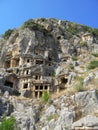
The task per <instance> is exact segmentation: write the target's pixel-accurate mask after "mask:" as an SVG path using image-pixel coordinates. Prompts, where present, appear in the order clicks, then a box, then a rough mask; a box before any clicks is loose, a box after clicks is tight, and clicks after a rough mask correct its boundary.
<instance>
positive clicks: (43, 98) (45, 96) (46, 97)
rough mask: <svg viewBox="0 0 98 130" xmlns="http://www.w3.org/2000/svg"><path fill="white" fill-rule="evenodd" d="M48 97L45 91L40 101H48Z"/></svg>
mask: <svg viewBox="0 0 98 130" xmlns="http://www.w3.org/2000/svg"><path fill="white" fill-rule="evenodd" d="M49 97H50V95H49V93H48V92H47V91H45V92H44V93H43V95H42V101H43V102H47V101H48V99H49Z"/></svg>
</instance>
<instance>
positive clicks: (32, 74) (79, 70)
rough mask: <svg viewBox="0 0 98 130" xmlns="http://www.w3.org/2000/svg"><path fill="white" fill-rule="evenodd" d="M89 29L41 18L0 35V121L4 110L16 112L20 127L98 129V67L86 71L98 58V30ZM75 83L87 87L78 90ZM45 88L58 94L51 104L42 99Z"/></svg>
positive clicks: (35, 128) (9, 112)
mask: <svg viewBox="0 0 98 130" xmlns="http://www.w3.org/2000/svg"><path fill="white" fill-rule="evenodd" d="M24 25H25V26H24ZM89 30H91V29H88V27H83V25H77V24H75V23H72V22H68V21H62V20H57V19H53V18H50V19H44V18H42V19H36V20H29V21H27V22H26V23H24V24H23V26H22V27H21V28H19V29H15V30H14V31H13V33H11V35H10V36H9V38H8V39H4V38H1V39H0V120H1V117H2V115H3V114H4V113H7V116H10V115H13V116H15V118H16V121H17V124H18V126H19V127H20V129H21V130H67V129H71V128H77V127H81V128H83V127H85V128H86V127H93V128H92V129H96V128H97V127H98V123H97V122H98V118H97V114H98V113H97V110H98V90H97V86H98V82H97V79H98V71H96V70H94V71H90V72H88V71H87V63H89V62H90V61H91V60H98V59H97V57H95V56H93V55H92V54H93V53H95V52H98V34H96V32H94V30H92V31H90V32H89ZM88 73H89V74H88ZM85 75H86V76H85ZM81 77H82V78H84V79H83V82H81V81H80V80H79V78H80V79H81ZM77 80H79V81H77ZM75 82H79V86H78V88H79V87H81V85H83V86H82V87H84V90H85V91H83V92H77V91H76V90H74V89H75V87H74V86H75ZM91 83H92V84H93V86H94V88H93V87H92V84H91ZM89 85H91V87H92V88H91V90H93V91H90V90H89ZM65 88H66V92H65ZM60 90H64V92H63V93H62V94H61V95H59V94H60V93H59V92H60ZM71 90H73V91H71ZM44 91H47V92H48V93H49V92H57V93H55V94H54V96H55V98H53V99H52V102H51V103H50V104H49V101H48V102H47V103H43V102H39V101H40V99H41V96H42V95H43V93H44ZM67 91H69V92H68V93H67ZM78 91H80V90H79V89H78ZM61 92H62V91H61ZM13 95H15V96H13ZM58 95H59V96H58ZM56 96H57V97H56ZM23 97H28V98H32V100H31V99H26V98H25V99H24V98H23ZM35 98H37V99H38V100H37V99H35ZM96 113H97V114H96ZM84 115H85V117H84Z"/></svg>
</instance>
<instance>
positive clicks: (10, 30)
mask: <svg viewBox="0 0 98 130" xmlns="http://www.w3.org/2000/svg"><path fill="white" fill-rule="evenodd" d="M13 31H14V30H13V29H8V30H7V31H6V32H5V33H4V34H3V35H2V37H3V38H4V39H9V37H10V35H11V34H12V32H13Z"/></svg>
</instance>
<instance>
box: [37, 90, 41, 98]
mask: <svg viewBox="0 0 98 130" xmlns="http://www.w3.org/2000/svg"><path fill="white" fill-rule="evenodd" d="M39 97H40V91H38V96H37V98H38V99H39Z"/></svg>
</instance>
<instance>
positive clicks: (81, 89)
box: [74, 83, 84, 92]
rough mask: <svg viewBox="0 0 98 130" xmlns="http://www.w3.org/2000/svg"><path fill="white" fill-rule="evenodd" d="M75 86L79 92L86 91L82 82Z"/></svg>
mask: <svg viewBox="0 0 98 130" xmlns="http://www.w3.org/2000/svg"><path fill="white" fill-rule="evenodd" d="M74 88H75V90H76V91H77V92H82V91H84V87H83V84H81V83H77V84H76V85H75V87H74Z"/></svg>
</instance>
